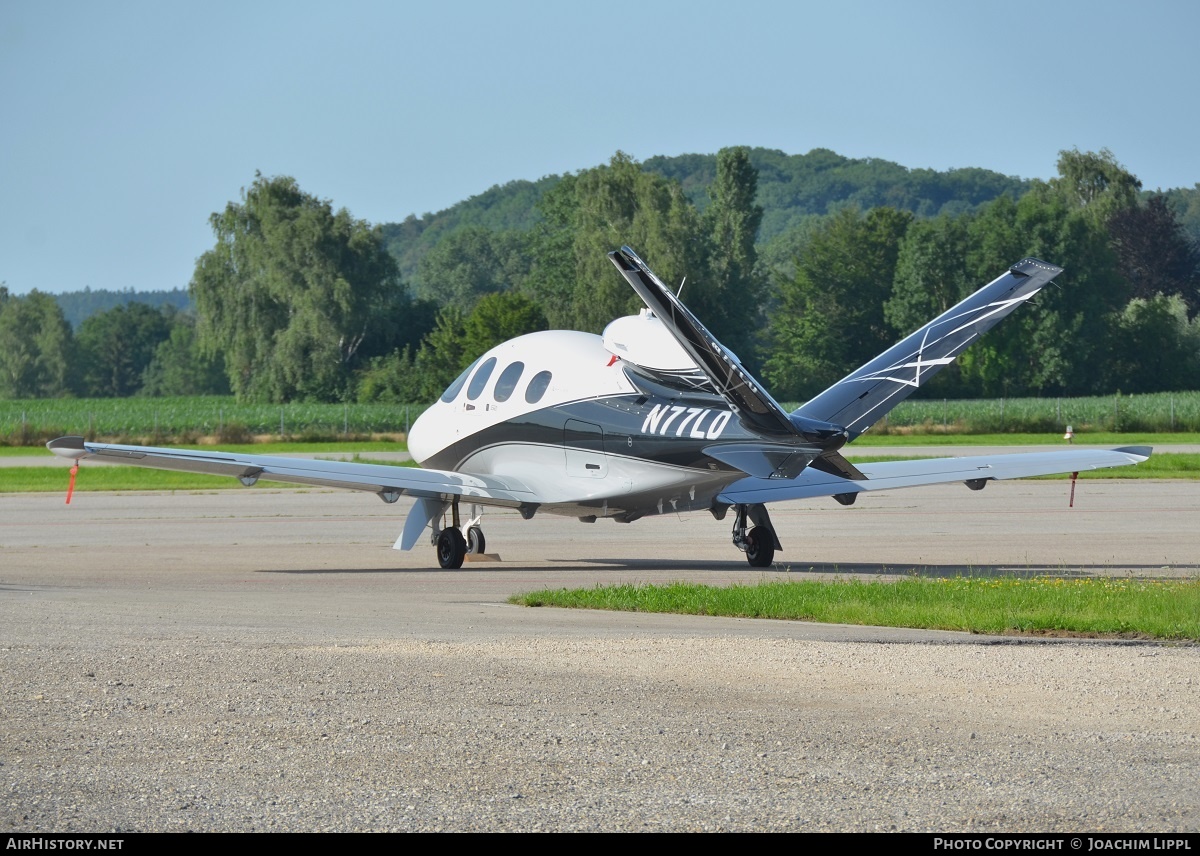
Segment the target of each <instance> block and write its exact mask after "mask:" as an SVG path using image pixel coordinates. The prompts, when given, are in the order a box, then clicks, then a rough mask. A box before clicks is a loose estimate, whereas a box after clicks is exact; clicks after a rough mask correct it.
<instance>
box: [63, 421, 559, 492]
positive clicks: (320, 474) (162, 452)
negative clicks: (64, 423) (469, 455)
mask: <svg viewBox="0 0 1200 856" xmlns="http://www.w3.org/2000/svg"><path fill="white" fill-rule="evenodd" d="M46 445H47V447H48V448H49V449H50V451H52V452H54V453H55V454H56V455H61V456H62V457H65V458H71V459H73V460H77V461H79V460H87V459H96V460H102V461H110V462H112V463H120V464H129V465H132V466H137V467H151V468H153V469H161V470H180V471H183V472H192V473H207V474H210V475H217V476H232V477H234V478H239V479H242V480H243V481H244V482H247V483H251V484H252V483H253V482H254V481H256V480H258V479H263V480H265V481H276V482H284V483H287V484H302V485H313V486H317V487H331V488H339V489H342V490H361V491H368V492H370V493H376V494H379V495H380V496H384V497H385V498H388V499H389V500H391V499H394V498H396V497H398V496H400V495H404V494H407V495H410V496H418V497H428V498H440V499H449V498H451V497H454V496H463V497H470V498H471V500H472V501H473V502H477V503H479V504H481V505H502V506H507V507H512V508H515V507H519V506H522V505H530V504H534V503H536V498H535V497H534V494H533V491H531V490H530V489H529V487H528V486H526V485H525V484H523V483H522V482H520V481H519V480H517V479H514V478H511V477H508V476H505V477H503V478H501V477H498V476H491V475H471V474H467V473H455V472H448V471H445V470H426V469H419V468H416V467H393V466H388V465H386V464H361V463H354V462H350V461H321V460H312V459H308V458H285V457H281V456H277V455H246V454H240V453H233V452H201V451H193V450H191V449H169V448H159V447H154V446H122V445H115V444H110V443H89V442H87V441H85V440H84V439H83V438H82V437H61V438H59V439H57V440H51V441H50V442H49V443H47V444H46Z"/></svg>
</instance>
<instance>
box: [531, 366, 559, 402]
mask: <svg viewBox="0 0 1200 856" xmlns="http://www.w3.org/2000/svg"><path fill="white" fill-rule="evenodd" d="M553 376H554V375H552V374H551V373H550V372H538V373H537V374H535V375H534V376H533V380H531V381H530V382H529V387H528V388H527V389H526V390H525V400H526V401H527V402H529V403H530V404H537V403H538V402H539V401H541V400H542V396H543V395H545V394H546V390H547V389H548V388H549V386H550V378H552V377H553Z"/></svg>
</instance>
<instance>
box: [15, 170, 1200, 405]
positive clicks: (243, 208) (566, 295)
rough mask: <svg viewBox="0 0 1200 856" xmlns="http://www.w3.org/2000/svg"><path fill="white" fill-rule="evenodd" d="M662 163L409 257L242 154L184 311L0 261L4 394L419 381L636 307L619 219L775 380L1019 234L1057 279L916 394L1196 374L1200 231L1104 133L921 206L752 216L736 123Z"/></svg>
mask: <svg viewBox="0 0 1200 856" xmlns="http://www.w3.org/2000/svg"><path fill="white" fill-rule="evenodd" d="M829 154H830V155H832V153H829ZM811 156H812V155H811V154H810V156H809V157H811ZM696 157H699V156H696ZM835 157H836V156H835ZM659 166H660V168H659V169H658V171H655V170H651V169H648V168H647V165H646V164H640V163H638V162H637V161H635V160H634V159H632V158H630V157H629V156H627V155H625V154H623V153H620V152H618V153H617V154H616V155H614V157H613V158H612V159H611V161H610V162H609V163H607V164H605V165H603V166H599V167H596V168H593V169H588V170H583V171H580V172H578V173H575V174H571V175H566V176H561V177H556V178H555V180H554V181H545V182H543V183H540V184H539V185H538V186H537V190H538V194H537V202H536V217H532V218H530V217H525V218H523V219H522V220H520V222H519V223H518V225H517V226H516V227H513V228H494V227H492V226H489V225H484V224H483V223H482V222H464V223H458V224H457V225H455V227H454V228H446V229H444V230H443V232H442V234H441V235H440V237H438V238H437V239H436V241H433V242H431V243H430V244H429V246H428V247H427V249H426V251H424V252H423V253H422V254H420V255H419V257H411V258H410V259H409V262H410V263H415V265H416V271H415V273H413V274H412V275H410V276H408V277H405V276H404V275H403V274H402V272H401V264H400V262H399V261H398V259H397V255H396V253H395V251H394V250H395V247H394V239H395V227H382V226H372V225H371V224H368V223H366V222H364V221H361V220H355V219H354V218H353V217H352V216H351V215H350V214H349V212H347V211H346V210H345V209H340V210H334V208H333V205H332V203H330V202H329V201H328V200H323V199H320V198H318V197H316V196H313V195H311V194H309V193H307V192H305V191H303V190H301V188H300V187H299V185H298V183H297V182H296V181H295V179H293V178H290V177H287V176H277V177H267V176H263V175H261V174H260V175H257V176H256V177H255V180H254V182H253V183H252V184H251V185H250V187H248V188H247V189H245V190H244V191H243V192H242V194H241V197H240V199H239V200H238V201H235V202H230V203H229V204H228V205H227V206H226V208H225V210H224V211H221V212H217V213H215V214H213V215H212V217H211V218H210V224H211V226H212V228H213V234H214V238H215V243H214V246H213V247H212V249H210V250H209V251H208V252H206V253H205V254H204V255H203V256H202V257H201V258H200V259H199V260H198V262H197V265H196V270H195V273H194V276H193V278H192V282H191V284H190V294H191V298H192V302H193V309H192V310H191V311H189V312H180V311H178V310H175V309H173V308H162V309H152V308H150V307H146V306H139V305H138V304H129V305H127V306H123V307H118V308H116V309H112V310H109V311H107V312H102V313H99V314H96V315H93V316H91V317H90V318H88V319H87V320H86V321H84V322H83V324H81V325H80V327H79V329H78V332H77V333H74V332H73V331H72V330H71V327H70V325H69V324H68V323H67V322H66V320H65V318H64V317H63V315H62V312H61V310H60V309H58V308H57V305H56V304H55V302H54V299H53V298H52V297H50V296H48V295H44V294H39V293H37V292H34V293H31V294H30V295H28V296H26V297H17V296H15V295H11V294H9V293H8V292H7V290H6V289H3V288H2V287H0V396H4V397H12V398H15V397H39V396H43V397H44V396H63V395H86V396H124V395H131V394H147V395H164V394H204V393H210V392H211V393H220V392H225V391H232V392H233V393H234V394H236V395H237V396H238V397H239V398H240V399H242V400H246V401H276V402H284V401H294V400H314V401H350V400H360V401H397V402H408V401H414V402H421V401H429V400H431V399H432V398H434V397H436V396H437V395H438V394H439V393H440V392H441V390H442V389H443V388H444V386H445V385H446V384H448V383H449V382H450V380H452V379H453V378H454V377H455V376H456V375H457V374H458V373H459V372H460V371H461V370H462V368H464V367H465V366H466V365H467V364H469V363H470V362H471V361H472V360H473V359H475V357H477V356H478V355H479V354H480V353H481V352H482V351H484V350H486V349H487V348H488V347H491V346H492V345H494V344H497V343H499V342H501V341H504V340H505V339H508V338H511V337H512V336H515V335H520V334H522V333H526V332H532V331H534V330H539V329H546V328H559V327H562V328H571V329H582V330H590V331H593V332H599V331H600V330H602V329H603V327H604V325H606V324H607V323H608V322H609V321H611V320H612V319H613V318H615V317H617V316H619V315H623V314H629V313H632V312H636V311H637V310H638V308H639V307H640V303H639V301H638V299H637V297H636V295H634V294H633V292H632V290H630V289H629V288H628V286H627V284H626V283H625V282H624V280H623V279H622V278H621V277H620V276H619V274H617V272H616V271H615V269H613V268H612V266H611V264H610V263H609V262H608V260H607V258H606V253H607V252H608V251H609V250H611V249H614V248H615V247H618V246H620V245H622V244H629V245H630V246H632V247H634V248H635V249H636V250H637V251H638V252H639V254H641V255H642V257H643V258H645V259H646V261H647V262H648V263H649V264H650V265H651V267H652V268H654V269H655V271H656V272H657V273H658V274H659V275H660V276H661V277H663V279H664V280H666V281H667V282H670V283H674V284H683V299H684V301H685V302H686V303H687V304H688V305H689V306H690V307H691V308H692V309H693V310H694V311H695V312H696V314H697V315H698V316H699V317H700V318H701V319H702V320H703V321H704V322H705V324H706V325H707V326H708V327H709V328H710V329H711V330H712V332H713V333H714V334H716V335H717V336H718V337H719V338H721V339H722V341H724V342H726V344H728V345H729V346H730V347H732V348H733V349H734V350H735V351H736V352H737V353H738V354H739V355H740V356H741V358H742V360H743V362H745V363H746V364H747V365H748V366H750V367H751V368H752V369H753V370H755V371H757V372H761V374H762V376H763V377H764V379H765V380H766V381H767V382H768V383H769V385H770V386H771V388H772V391H773V393H774V394H775V395H776V397H779V398H783V399H790V400H801V399H804V398H807V397H809V396H811V395H812V394H814V393H816V392H818V391H820V390H821V389H823V388H824V387H825V386H827V385H828V384H829V383H831V382H833V381H834V380H836V379H837V378H839V377H841V376H842V375H844V374H845V373H846V372H848V371H849V370H851V369H853V368H855V367H856V366H857V365H859V364H861V363H862V362H864V361H865V360H866V359H868V358H870V357H872V356H874V355H875V354H876V353H878V352H880V351H882V350H883V349H884V348H886V347H887V346H888V345H890V344H891V343H892V342H894V341H896V340H897V339H899V338H900V337H901V336H903V335H905V334H907V333H908V332H909V331H911V330H912V329H914V328H915V327H917V326H919V325H920V324H922V323H924V322H925V321H926V320H928V319H929V318H931V317H933V316H934V315H936V314H937V313H938V312H940V311H942V310H944V309H946V308H948V307H949V306H951V305H953V304H954V303H955V302H957V301H958V300H959V299H961V298H962V297H965V296H966V295H967V294H969V293H970V292H971V291H973V290H974V289H975V288H978V287H979V286H980V285H982V284H983V283H984V282H986V281H987V280H989V279H991V278H993V277H995V276H997V275H998V274H999V273H1001V272H1002V271H1003V270H1005V268H1006V267H1007V266H1008V265H1010V264H1012V263H1013V262H1015V261H1017V260H1019V259H1021V258H1023V257H1025V256H1029V255H1032V256H1037V257H1040V258H1043V259H1045V260H1047V261H1051V262H1054V263H1056V264H1060V265H1062V266H1063V267H1064V268H1065V269H1066V272H1065V273H1064V274H1062V275H1061V276H1060V277H1059V278H1058V280H1057V282H1058V285H1059V286H1060V287H1058V288H1048V289H1045V290H1043V292H1042V293H1041V294H1040V295H1039V297H1038V299H1037V304H1036V305H1035V306H1031V307H1027V308H1025V309H1023V310H1022V311H1021V312H1018V313H1016V314H1015V315H1014V316H1013V317H1012V318H1011V319H1009V320H1008V321H1006V322H1005V324H1003V325H1001V326H1000V327H999V328H997V330H995V331H993V332H992V333H990V334H989V336H987V337H985V338H984V339H983V340H982V341H981V342H980V343H977V344H976V345H974V346H973V347H972V348H971V349H970V350H968V352H967V353H966V354H964V355H963V357H961V358H960V360H959V361H958V363H957V364H956V365H955V366H952V367H951V368H950V369H949V370H947V371H945V372H943V373H942V374H941V375H939V377H938V378H937V379H935V380H934V381H933V383H932V384H931V389H930V394H934V395H936V396H938V397H975V396H989V397H995V396H1014V395H1065V394H1097V393H1107V392H1113V391H1117V390H1120V391H1122V392H1125V393H1132V392H1153V391H1163V390H1177V389H1195V388H1197V387H1198V386H1200V383H1198V382H1197V381H1198V380H1200V321H1198V320H1197V311H1198V310H1200V252H1198V250H1197V246H1196V244H1195V242H1194V241H1193V240H1192V239H1191V238H1190V237H1189V235H1188V233H1187V231H1186V230H1185V228H1184V226H1183V224H1182V222H1181V219H1180V213H1179V211H1180V208H1179V199H1170V198H1168V196H1163V195H1157V194H1146V193H1143V192H1142V189H1141V183H1140V182H1139V181H1138V179H1137V178H1136V176H1134V175H1132V174H1131V173H1129V172H1128V171H1127V170H1126V169H1125V168H1124V167H1122V166H1121V164H1119V163H1118V162H1117V160H1116V158H1115V157H1114V156H1113V155H1112V154H1111V153H1110V152H1108V151H1102V152H1099V153H1094V152H1079V151H1077V150H1073V151H1065V152H1062V153H1061V156H1060V160H1059V163H1058V174H1057V175H1056V176H1055V177H1054V178H1052V179H1050V180H1048V181H1038V180H1035V181H1031V182H1026V183H1023V184H1022V185H1021V187H1020V188H1019V192H1016V191H1014V188H1012V187H1011V186H1001V185H996V184H995V183H994V182H991V179H989V178H988V176H989V175H991V174H986V173H984V171H975V172H976V173H979V175H976V174H973V173H972V172H971V171H958V172H962V173H964V175H962V176H959V179H958V180H959V181H960V183H963V184H964V186H968V189H967V191H964V193H968V196H966V197H963V198H962V199H960V201H959V202H958V203H955V201H954V200H953V199H943V198H941V197H936V194H933V195H934V197H935V198H934V202H931V203H930V204H929V205H927V206H925V209H924V210H922V209H921V206H920V205H917V206H914V205H912V204H907V203H905V204H896V205H871V206H865V205H863V204H861V198H866V197H861V198H860V200H858V203H859V204H856V201H855V200H843V201H842V204H840V205H834V204H833V203H832V202H830V201H829V200H828V199H825V198H824V197H822V199H823V200H824V204H825V205H826V206H827V208H829V209H830V210H828V211H827V212H826V213H824V214H820V215H816V214H813V215H806V216H804V217H802V218H799V219H798V220H797V221H795V222H793V223H791V224H790V225H789V226H788V227H787V228H784V229H783V230H781V231H777V232H776V233H775V234H774V235H773V236H772V237H771V238H770V239H769V240H767V241H764V240H763V239H762V235H763V232H764V225H763V224H764V208H763V206H762V204H761V201H760V197H761V195H762V194H760V191H759V175H760V173H759V169H758V168H756V166H755V164H754V162H753V159H752V157H751V150H750V149H747V148H742V147H737V148H729V149H724V150H722V151H721V152H719V153H718V154H717V155H716V157H715V159H713V161H712V171H711V175H709V176H708V177H707V178H706V180H705V184H704V192H703V196H702V198H701V197H700V196H698V194H697V191H696V187H695V182H694V181H693V182H692V186H690V187H685V184H684V182H683V181H681V180H679V179H678V178H675V177H671V176H669V175H666V174H664V172H665V170H663V169H662V168H661V165H659ZM692 166H693V168H694V169H693V172H692V173H689V174H690V175H695V174H697V172H696V170H700V171H701V172H702V171H703V168H706V167H704V164H700V165H699V166H697V165H695V164H693V165H692ZM684 178H685V179H687V175H685V176H684ZM985 179H987V180H985ZM989 182H991V183H989ZM776 184H777V185H778V184H779V183H778V182H776ZM918 185H919V183H918ZM876 190H877V194H876V196H874V197H871V198H884V199H886V198H888V197H887V188H885V187H882V186H881V187H879V188H876ZM776 191H777V192H778V187H776ZM905 192H906V193H909V191H907V190H906V191H905ZM930 193H932V192H930ZM970 193H974V194H976V195H975V196H973V197H972V196H970V195H969V194H970ZM987 193H993V194H996V195H993V196H992V197H991V198H990V201H986V202H979V201H978V199H979V194H985V195H986V194H987ZM910 195H911V194H910ZM893 196H895V197H896V198H897V199H899V200H900V201H901V202H904V194H902V193H900V191H899V190H897V191H896V192H895V193H893ZM1188 199H1190V197H1185V198H1184V201H1185V202H1186V201H1188ZM908 202H909V203H911V199H910V200H908ZM935 202H936V205H934V203H935ZM906 206H907V207H906ZM930 206H934V207H930ZM914 208H916V209H917V210H913V209H914ZM931 212H932V216H930V214H931ZM467 219H468V220H469V219H470V218H467ZM406 222H407V221H406ZM409 225H410V227H413V228H415V226H413V224H409ZM389 235H390V237H389ZM389 246H391V248H392V251H389ZM413 258H415V259H416V261H415V262H414V261H413Z"/></svg>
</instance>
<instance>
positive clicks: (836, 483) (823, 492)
mask: <svg viewBox="0 0 1200 856" xmlns="http://www.w3.org/2000/svg"><path fill="white" fill-rule="evenodd" d="M1151 451H1152V450H1151V449H1150V448H1149V447H1146V446H1131V447H1125V448H1120V449H1064V450H1063V451H1061V452H1027V453H1021V454H1014V455H979V456H973V457H965V458H922V459H921V460H916V461H887V462H883V463H877V464H859V465H858V469H859V470H860V471H861V472H862V474H863V475H864V476H866V478H865V479H862V480H856V479H844V478H839V477H837V476H835V475H832V474H830V473H826V472H821V471H820V470H818V469H816V468H814V467H809V468H808V469H806V470H805V471H804V472H803V473H801V474H800V476H799V478H797V479H795V480H793V481H781V480H779V479H762V478H745V479H742V480H741V481H736V482H734V483H733V484H731V485H729V487H727V488H725V490H724V491H722V492H721V494H720V495H719V496H718V497H717V501H718V502H721V503H724V504H727V505H740V504H746V503H759V502H780V501H783V500H788V499H810V498H812V497H817V496H833V495H836V494H850V493H865V492H868V491H875V490H893V489H895V488H901V487H919V486H921V485H930V484H945V483H948V482H957V481H962V482H965V481H973V480H976V479H1016V478H1028V477H1030V476H1048V475H1055V474H1057V473H1072V472H1083V471H1085V470H1098V469H1105V468H1107V467H1125V466H1130V465H1132V464H1140V463H1141V462H1142V461H1145V460H1146V459H1147V458H1149V457H1150V454H1151Z"/></svg>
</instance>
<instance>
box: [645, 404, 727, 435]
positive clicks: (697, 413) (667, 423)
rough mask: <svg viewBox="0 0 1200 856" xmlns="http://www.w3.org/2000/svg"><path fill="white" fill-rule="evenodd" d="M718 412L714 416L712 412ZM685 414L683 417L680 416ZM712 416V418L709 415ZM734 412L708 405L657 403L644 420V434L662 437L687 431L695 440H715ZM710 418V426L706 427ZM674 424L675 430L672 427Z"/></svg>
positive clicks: (682, 433)
mask: <svg viewBox="0 0 1200 856" xmlns="http://www.w3.org/2000/svg"><path fill="white" fill-rule="evenodd" d="M714 413H715V414H716V415H715V416H713V415H712V414H714ZM685 414H686V415H685ZM680 416H683V419H680V418H679V417H680ZM710 416H712V418H711V419H709V417H710ZM732 416H733V413H732V412H731V411H728V410H711V409H709V408H707V407H680V406H679V405H677V404H656V405H654V407H652V408H651V409H650V412H649V413H647V414H646V419H645V421H643V422H642V433H643V434H658V435H660V436H662V437H670V436H675V437H683V436H685V435H684V432H685V431H687V435H686V436H688V437H691V438H692V439H693V440H715V439H717V438H718V437H720V436H721V434H722V433H723V432H724V431H725V426H726V425H728V424H729V419H730V417H732ZM705 420H708V427H707V428H705V427H704V423H705ZM672 426H674V427H675V430H674V432H672V431H671V427H672Z"/></svg>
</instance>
